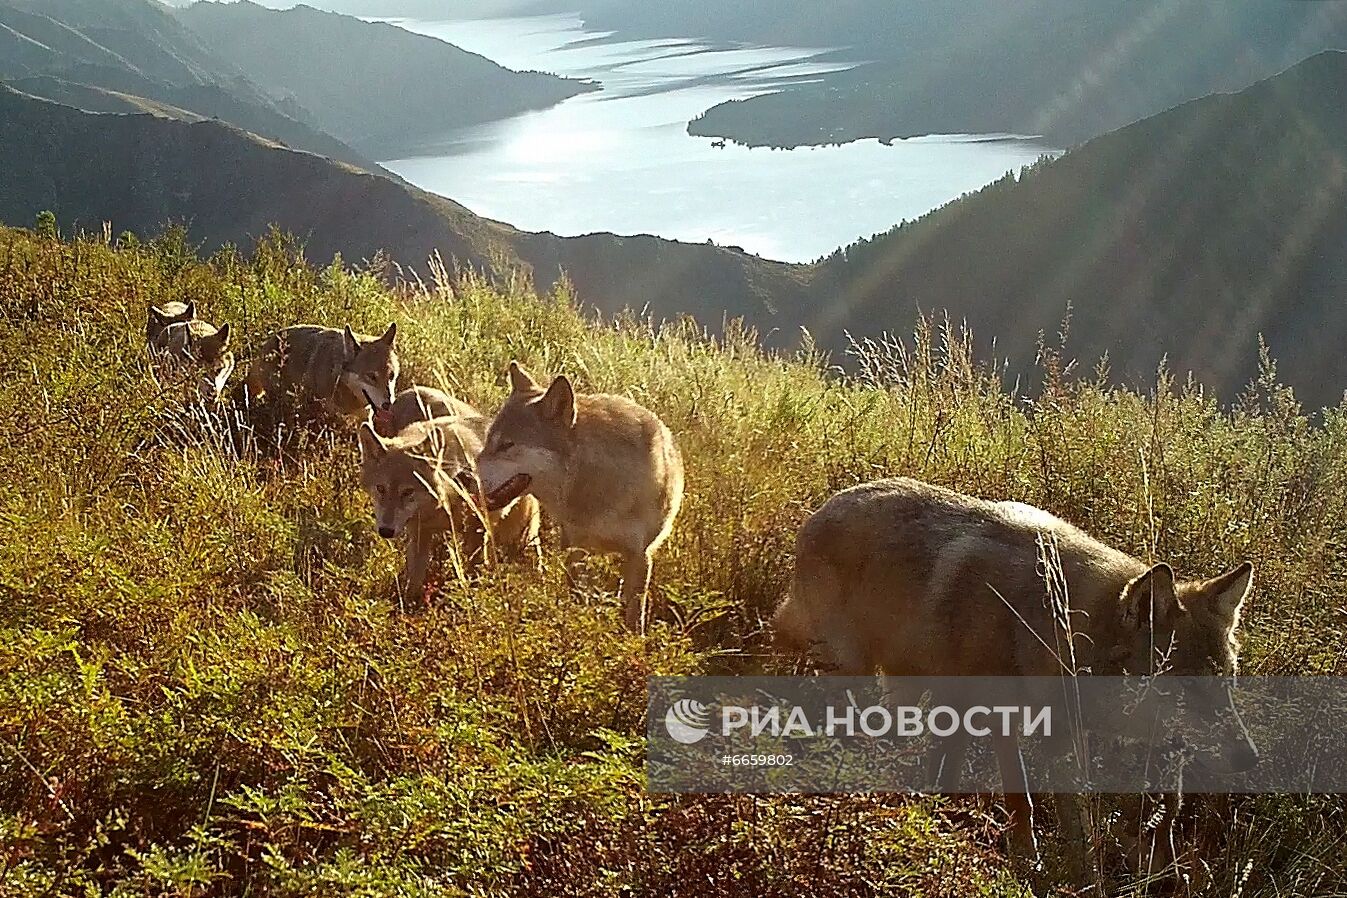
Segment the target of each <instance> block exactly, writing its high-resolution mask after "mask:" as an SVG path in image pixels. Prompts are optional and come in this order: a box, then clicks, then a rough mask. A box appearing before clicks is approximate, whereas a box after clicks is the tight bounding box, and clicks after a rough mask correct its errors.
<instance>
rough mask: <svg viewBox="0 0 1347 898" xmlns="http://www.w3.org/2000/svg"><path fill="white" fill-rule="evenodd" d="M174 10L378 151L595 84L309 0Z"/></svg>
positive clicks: (330, 124) (399, 149)
mask: <svg viewBox="0 0 1347 898" xmlns="http://www.w3.org/2000/svg"><path fill="white" fill-rule="evenodd" d="M176 15H177V17H178V18H179V19H180V20H181V21H182V22H183V23H185V24H186V25H187V26H188V27H189V28H190V29H191V30H192V31H193V32H195V33H196V34H199V35H201V37H202V38H203V39H204V40H206V41H207V42H208V43H209V44H210V46H211V47H213V48H215V49H216V51H217V52H219V53H220V54H221V55H222V56H224V57H225V58H227V59H228V60H229V61H230V62H231V64H233V65H236V66H237V67H239V68H241V69H243V70H245V71H247V72H248V75H249V77H250V78H252V79H253V80H255V81H257V82H258V83H259V84H261V85H262V86H263V87H264V88H266V89H267V90H268V91H269V92H270V93H271V94H272V95H273V96H276V97H290V98H293V99H294V101H295V102H296V103H298V104H299V105H300V106H302V107H303V108H305V109H307V110H309V111H310V112H311V113H312V115H313V120H314V122H315V123H316V124H317V125H318V127H320V128H322V130H324V131H327V132H328V133H329V134H332V135H334V136H336V137H338V138H340V139H341V140H343V141H345V142H346V143H348V144H350V145H351V146H353V147H355V148H356V149H357V150H359V151H361V152H363V153H366V154H367V155H370V156H377V157H379V158H389V157H390V154H393V155H396V154H398V153H403V152H406V151H407V150H408V148H409V147H411V146H414V145H416V144H417V143H418V142H420V141H423V140H428V139H433V138H436V137H440V136H443V135H444V134H446V133H448V132H449V131H451V130H453V129H455V128H459V127H463V126H465V125H474V124H479V123H481V122H486V121H492V120H495V119H500V118H506V117H509V116H511V115H516V114H518V113H520V112H525V111H527V110H530V109H538V108H543V107H546V106H551V105H553V104H555V103H558V102H560V101H561V100H564V99H566V98H567V97H572V96H575V95H576V94H578V93H582V92H584V91H586V90H591V89H593V86H592V85H589V84H586V83H584V82H581V81H574V80H567V79H563V78H558V77H556V76H555V75H547V74H542V73H538V72H512V71H510V70H509V69H505V68H503V67H501V66H499V65H497V64H496V63H494V62H492V61H491V60H489V59H487V58H485V57H483V56H479V55H477V54H475V53H469V52H468V51H466V50H462V49H459V48H458V47H455V46H453V45H451V44H447V43H445V42H443V41H440V40H437V39H435V38H431V37H426V36H424V35H420V34H414V33H412V32H409V31H405V30H403V29H401V28H397V27H394V26H392V25H388V24H384V23H381V22H365V21H361V20H360V19H356V18H353V17H351V16H346V15H340V14H337V13H330V12H323V11H320V10H317V9H314V8H313V7H310V6H304V5H300V6H296V7H293V8H291V9H287V10H283V11H282V10H275V9H269V8H267V7H264V6H260V5H258V4H256V3H253V2H251V0H238V2H232V3H215V2H207V0H202V2H198V3H194V4H192V5H191V6H188V7H186V8H183V9H180V10H177V11H176ZM390 99H391V100H392V101H391V102H390Z"/></svg>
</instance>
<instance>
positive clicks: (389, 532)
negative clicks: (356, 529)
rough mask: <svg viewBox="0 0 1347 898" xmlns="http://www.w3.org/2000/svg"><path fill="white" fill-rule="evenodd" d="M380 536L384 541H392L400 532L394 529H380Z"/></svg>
mask: <svg viewBox="0 0 1347 898" xmlns="http://www.w3.org/2000/svg"><path fill="white" fill-rule="evenodd" d="M379 535H380V536H382V537H383V538H384V539H392V538H393V537H395V536H397V535H398V532H397V531H396V530H394V529H393V528H392V527H380V528H379Z"/></svg>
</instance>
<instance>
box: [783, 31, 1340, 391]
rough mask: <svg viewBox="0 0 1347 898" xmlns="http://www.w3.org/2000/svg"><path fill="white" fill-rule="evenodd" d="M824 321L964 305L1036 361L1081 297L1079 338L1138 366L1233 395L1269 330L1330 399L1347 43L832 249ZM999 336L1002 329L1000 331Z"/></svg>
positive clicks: (834, 337) (1286, 367) (1125, 365)
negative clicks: (1044, 341)
mask: <svg viewBox="0 0 1347 898" xmlns="http://www.w3.org/2000/svg"><path fill="white" fill-rule="evenodd" d="M812 287H813V291H814V295H815V296H816V298H817V302H818V305H817V308H816V310H815V314H814V315H812V316H811V318H810V319H809V324H810V327H811V329H812V330H813V332H814V333H815V335H816V336H817V337H818V338H819V339H820V340H821V341H823V342H824V343H825V344H829V345H834V346H835V345H838V344H840V343H841V341H842V339H843V337H842V334H843V331H844V330H847V329H850V330H851V331H853V332H858V333H862V334H865V333H870V334H873V333H874V332H875V331H876V330H878V329H881V328H887V329H890V330H894V331H897V332H899V333H905V332H907V331H908V328H910V326H911V324H912V322H913V319H914V318H915V316H916V314H917V312H918V310H923V311H926V312H931V311H935V310H941V309H947V310H948V311H949V313H950V315H951V316H952V318H953V319H954V320H955V321H956V322H957V321H967V322H968V323H969V324H970V325H971V327H972V330H973V333H974V334H975V335H978V336H981V337H983V338H985V339H986V340H987V341H990V339H991V338H992V337H995V340H996V342H995V352H996V353H997V354H999V355H1003V356H1006V357H1008V358H1009V359H1010V362H1011V369H1012V371H1016V372H1029V371H1031V370H1032V368H1033V360H1034V354H1035V348H1036V343H1037V340H1038V336H1039V334H1040V333H1047V334H1049V335H1052V334H1055V333H1056V332H1057V331H1058V330H1059V325H1060V323H1061V321H1062V320H1063V319H1064V317H1065V316H1066V315H1067V312H1068V307H1069V308H1070V331H1069V338H1068V349H1069V350H1070V354H1071V355H1073V356H1074V357H1076V358H1078V359H1081V360H1082V361H1083V362H1084V363H1086V365H1087V367H1088V366H1089V365H1090V364H1093V362H1094V361H1095V360H1097V359H1099V358H1100V357H1101V356H1102V355H1104V354H1105V353H1107V354H1108V356H1109V359H1110V364H1111V370H1112V373H1113V376H1114V377H1115V378H1116V379H1119V380H1124V381H1127V380H1135V379H1140V380H1142V381H1145V380H1148V379H1150V378H1153V375H1154V371H1155V366H1156V363H1157V362H1158V361H1159V360H1160V359H1161V358H1162V357H1164V358H1167V359H1168V363H1169V367H1170V369H1171V370H1174V371H1176V372H1178V373H1179V374H1180V376H1182V375H1183V374H1184V373H1186V372H1188V371H1192V372H1194V373H1195V374H1196V375H1197V377H1198V379H1199V380H1201V381H1202V382H1203V383H1204V384H1206V385H1207V386H1209V387H1211V388H1214V389H1215V390H1216V391H1217V392H1218V394H1220V395H1222V396H1224V397H1227V398H1228V397H1231V396H1233V395H1234V394H1235V393H1236V392H1238V391H1239V390H1240V389H1241V387H1242V386H1244V385H1245V384H1247V383H1248V382H1249V381H1250V380H1251V378H1253V377H1254V376H1255V375H1256V373H1257V364H1258V337H1259V334H1262V335H1263V336H1264V337H1265V338H1266V340H1267V343H1268V346H1269V348H1270V350H1271V353H1272V355H1273V356H1274V358H1276V359H1277V360H1278V370H1279V373H1280V374H1281V376H1282V379H1283V381H1284V382H1287V383H1290V384H1292V385H1294V386H1295V387H1296V388H1297V389H1298V391H1299V393H1300V394H1301V396H1302V398H1305V399H1307V400H1309V401H1310V402H1311V403H1315V404H1336V403H1337V402H1338V401H1339V400H1340V399H1341V398H1342V395H1343V389H1344V387H1347V361H1345V360H1344V356H1343V351H1342V340H1343V334H1344V333H1347V302H1344V298H1345V297H1347V54H1344V53H1341V52H1325V53H1321V54H1319V55H1316V56H1314V57H1312V58H1310V59H1308V60H1305V61H1304V62H1302V63H1300V64H1298V65H1296V66H1294V67H1292V68H1290V69H1288V70H1287V71H1285V72H1282V73H1280V74H1278V75H1277V76H1275V77H1273V78H1270V79H1267V80H1265V81H1262V82H1259V83H1258V84H1255V85H1253V86H1252V87H1249V88H1247V89H1245V90H1243V91H1240V92H1239V93H1236V94H1218V95H1213V96H1208V97H1204V98H1201V99H1198V100H1193V101H1190V102H1188V103H1184V104H1182V105H1181V106H1178V107H1176V108H1174V109H1171V110H1169V111H1167V112H1164V113H1162V114H1160V115H1156V116H1152V117H1150V118H1147V119H1145V120H1143V121H1141V122H1137V123H1136V124H1133V125H1131V126H1128V127H1126V128H1123V129H1121V130H1118V131H1115V132H1112V133H1109V134H1106V135H1104V136H1102V137H1099V138H1096V139H1094V140H1092V141H1090V142H1088V143H1086V144H1084V145H1083V146H1081V147H1079V148H1077V149H1075V150H1073V151H1072V152H1069V153H1067V154H1066V155H1064V156H1062V157H1061V158H1059V159H1057V160H1055V161H1052V162H1048V163H1043V164H1040V165H1038V166H1036V167H1034V168H1033V169H1031V170H1030V171H1027V172H1025V173H1024V174H1023V175H1022V176H1020V177H1019V178H1015V177H1013V176H1008V177H1006V178H1004V179H1002V180H1001V181H999V182H997V183H995V184H993V185H991V186H989V187H987V188H985V189H983V190H981V191H979V192H977V193H976V194H973V195H969V196H967V197H965V198H963V199H961V200H958V201H956V202H954V203H952V204H950V205H948V206H946V207H944V208H942V209H939V210H937V211H935V212H932V213H930V214H929V215H927V216H925V217H923V218H921V219H920V220H918V221H915V222H910V223H906V224H904V225H902V226H900V227H898V228H896V229H894V230H893V231H891V232H889V233H887V234H883V235H879V236H877V237H875V238H874V239H872V240H869V241H863V242H861V243H858V244H856V245H854V246H851V247H848V248H847V249H846V250H844V251H841V252H839V253H837V254H835V255H834V256H833V257H831V258H829V259H828V260H826V261H825V262H824V263H823V265H822V268H821V270H820V271H819V272H818V273H817V276H816V280H815V282H814V284H813V285H812ZM983 349H984V352H990V351H991V347H990V343H989V342H988V343H984V344H983Z"/></svg>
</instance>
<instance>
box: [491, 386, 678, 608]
mask: <svg viewBox="0 0 1347 898" xmlns="http://www.w3.org/2000/svg"><path fill="white" fill-rule="evenodd" d="M509 377H510V388H511V392H510V396H509V398H508V399H507V400H506V402H505V405H504V406H503V407H502V408H501V410H500V411H499V412H498V413H497V414H496V416H495V418H494V419H493V420H492V422H491V427H490V429H489V430H488V431H487V435H486V445H485V447H484V448H483V450H482V454H481V455H480V456H479V457H478V459H477V470H478V476H479V477H480V478H481V484H482V491H483V493H484V494H485V496H486V501H487V507H488V508H500V507H502V506H504V505H505V504H506V503H508V502H510V501H511V500H513V499H515V498H516V497H518V496H521V495H524V494H526V493H527V494H531V495H534V496H536V497H537V498H538V501H539V503H540V504H541V505H542V509H543V511H544V512H546V513H547V515H548V516H549V517H551V518H553V519H554V520H556V522H557V523H558V524H559V525H560V528H561V543H562V546H563V548H564V549H565V550H566V554H567V571H568V574H569V575H570V576H571V581H572V583H574V582H575V574H576V568H577V565H578V564H579V561H580V553H581V551H582V550H583V551H593V552H608V553H616V554H618V555H619V556H620V557H621V559H622V588H621V598H622V602H623V606H624V618H625V621H626V624H627V626H628V627H629V628H630V629H631V630H633V631H635V632H638V633H639V632H644V631H645V618H646V610H645V596H646V591H647V589H648V587H649V584H650V572H651V566H652V563H653V559H654V556H655V552H656V551H658V549H659V547H660V545H661V544H663V542H664V541H665V539H667V538H668V536H669V532H670V531H671V530H672V529H673V524H674V518H675V517H677V515H678V508H679V506H680V505H681V504H682V501H683V458H682V456H681V455H680V454H679V452H678V447H677V446H675V445H674V440H673V435H672V434H671V433H669V428H667V427H665V426H664V422H662V421H661V420H660V419H659V418H658V417H656V416H655V414H654V413H653V412H651V411H649V410H648V409H645V408H642V407H641V406H639V405H637V404H636V403H635V402H632V401H631V400H630V399H626V398H624V397H622V396H611V395H606V394H595V395H576V393H575V390H574V388H573V387H572V386H571V382H570V380H569V379H567V378H566V377H565V376H564V375H563V376H559V377H557V378H556V379H555V380H553V381H552V383H551V385H550V386H548V387H547V388H546V389H543V388H542V387H541V386H540V385H539V384H538V382H537V381H535V380H534V379H533V377H532V376H531V375H530V374H529V373H528V372H527V371H525V370H524V369H523V368H522V367H520V365H519V363H518V362H511V363H510V368H509Z"/></svg>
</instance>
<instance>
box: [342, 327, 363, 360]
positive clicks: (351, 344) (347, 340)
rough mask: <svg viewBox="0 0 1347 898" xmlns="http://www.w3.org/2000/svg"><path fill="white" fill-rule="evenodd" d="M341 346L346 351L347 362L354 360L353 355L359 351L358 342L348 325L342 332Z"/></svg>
mask: <svg viewBox="0 0 1347 898" xmlns="http://www.w3.org/2000/svg"><path fill="white" fill-rule="evenodd" d="M342 346H343V347H345V349H346V360H347V361H348V362H349V361H350V360H351V359H353V358H355V354H356V353H357V352H359V351H360V341H359V340H357V339H356V338H355V331H353V330H351V326H350V325H349V324H348V325H346V328H345V330H344V331H343V343H342Z"/></svg>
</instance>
